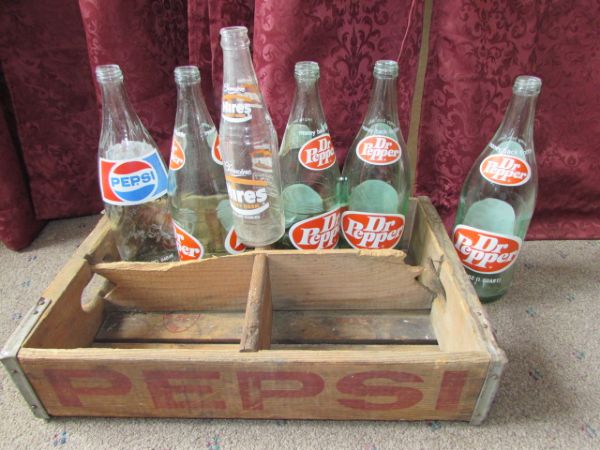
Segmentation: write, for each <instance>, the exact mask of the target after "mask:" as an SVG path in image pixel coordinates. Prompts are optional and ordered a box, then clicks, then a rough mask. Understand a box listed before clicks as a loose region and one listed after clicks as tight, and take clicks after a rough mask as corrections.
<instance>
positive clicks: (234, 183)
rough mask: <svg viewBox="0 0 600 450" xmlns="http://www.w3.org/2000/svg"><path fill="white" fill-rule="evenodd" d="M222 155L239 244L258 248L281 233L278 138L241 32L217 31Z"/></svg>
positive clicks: (245, 36)
mask: <svg viewBox="0 0 600 450" xmlns="http://www.w3.org/2000/svg"><path fill="white" fill-rule="evenodd" d="M221 47H222V48H223V98H222V107H221V125H220V128H219V131H220V134H221V155H222V157H223V167H224V169H225V182H226V184H227V192H228V194H229V201H230V204H231V209H232V210H233V224H234V227H235V230H236V232H237V234H238V236H239V238H240V240H241V241H242V242H243V243H244V244H246V245H249V246H252V247H262V246H266V245H269V244H272V243H274V242H276V241H277V240H279V238H281V236H282V235H283V233H284V231H285V230H284V217H283V208H282V207H281V198H280V197H281V175H280V173H279V153H278V145H277V135H276V134H275V128H274V126H273V122H272V121H271V117H270V116H269V113H268V111H267V108H266V106H265V103H264V101H263V98H262V95H261V93H260V90H259V87H258V81H257V79H256V74H255V73H254V67H253V66H252V58H251V57H250V41H249V40H248V30H247V29H246V27H227V28H222V29H221Z"/></svg>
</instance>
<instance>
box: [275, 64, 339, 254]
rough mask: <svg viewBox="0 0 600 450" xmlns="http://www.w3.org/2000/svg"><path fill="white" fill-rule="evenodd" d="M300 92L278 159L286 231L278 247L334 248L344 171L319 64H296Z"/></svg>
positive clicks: (294, 104)
mask: <svg viewBox="0 0 600 450" xmlns="http://www.w3.org/2000/svg"><path fill="white" fill-rule="evenodd" d="M294 77H295V78H296V94H295V96H294V102H293V104H292V110H291V113H290V117H289V119H288V123H287V127H286V129H285V135H284V136H283V143H282V144H281V150H280V152H279V157H280V159H281V176H282V180H283V186H284V189H283V193H282V197H283V207H284V213H285V228H286V234H285V235H284V237H283V238H282V239H281V241H280V242H279V247H283V248H297V249H299V250H314V249H329V248H334V247H335V246H336V245H337V243H338V241H339V223H340V206H339V203H338V199H337V195H336V184H337V180H338V178H339V177H340V170H339V168H338V165H337V161H336V159H335V152H334V151H333V144H332V142H331V136H330V135H329V129H328V127H327V123H326V121H325V114H324V113H323V107H322V106H321V98H320V97H319V65H318V64H317V63H316V62H312V61H303V62H299V63H296V66H295V68H294Z"/></svg>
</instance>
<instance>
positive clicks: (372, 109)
mask: <svg viewBox="0 0 600 450" xmlns="http://www.w3.org/2000/svg"><path fill="white" fill-rule="evenodd" d="M373 75H374V77H375V83H374V85H373V91H372V93H371V100H370V101H369V108H368V111H367V115H366V117H365V120H364V121H363V123H362V126H361V128H360V131H359V132H358V135H357V136H356V138H355V139H354V142H353V143H352V146H351V147H350V150H349V152H348V158H347V160H346V163H345V164H344V170H343V175H344V178H345V179H346V180H347V195H348V210H347V211H344V212H343V213H342V233H343V236H344V239H345V240H346V242H347V243H348V244H350V245H351V246H352V247H354V248H360V249H389V248H394V247H396V246H397V245H398V243H399V242H400V237H401V236H402V232H403V231H404V223H405V217H406V212H407V209H408V198H409V194H410V175H409V167H410V166H409V164H408V155H407V152H406V144H405V143H404V139H403V138H402V133H401V131H400V126H399V122H398V106H397V102H398V96H397V94H396V80H397V78H398V64H397V63H396V62H395V61H377V63H376V64H375V68H374V70H373Z"/></svg>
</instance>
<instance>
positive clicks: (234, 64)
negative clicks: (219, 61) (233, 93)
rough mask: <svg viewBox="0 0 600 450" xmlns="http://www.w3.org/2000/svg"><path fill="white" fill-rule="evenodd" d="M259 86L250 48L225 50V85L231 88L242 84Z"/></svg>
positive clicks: (242, 47)
mask: <svg viewBox="0 0 600 450" xmlns="http://www.w3.org/2000/svg"><path fill="white" fill-rule="evenodd" d="M245 83H248V84H257V80H256V74H255V73H254V66H253V65H252V55H251V54H250V47H248V46H240V47H235V48H224V49H223V84H225V85H229V86H230V87H233V86H238V85H240V84H245Z"/></svg>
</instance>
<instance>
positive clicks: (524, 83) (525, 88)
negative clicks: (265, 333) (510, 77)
mask: <svg viewBox="0 0 600 450" xmlns="http://www.w3.org/2000/svg"><path fill="white" fill-rule="evenodd" d="M541 89H542V80H541V78H538V77H534V76H532V75H520V76H518V77H517V78H516V79H515V83H514V84H513V94H519V95H538V94H539V93H540V90H541Z"/></svg>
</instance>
